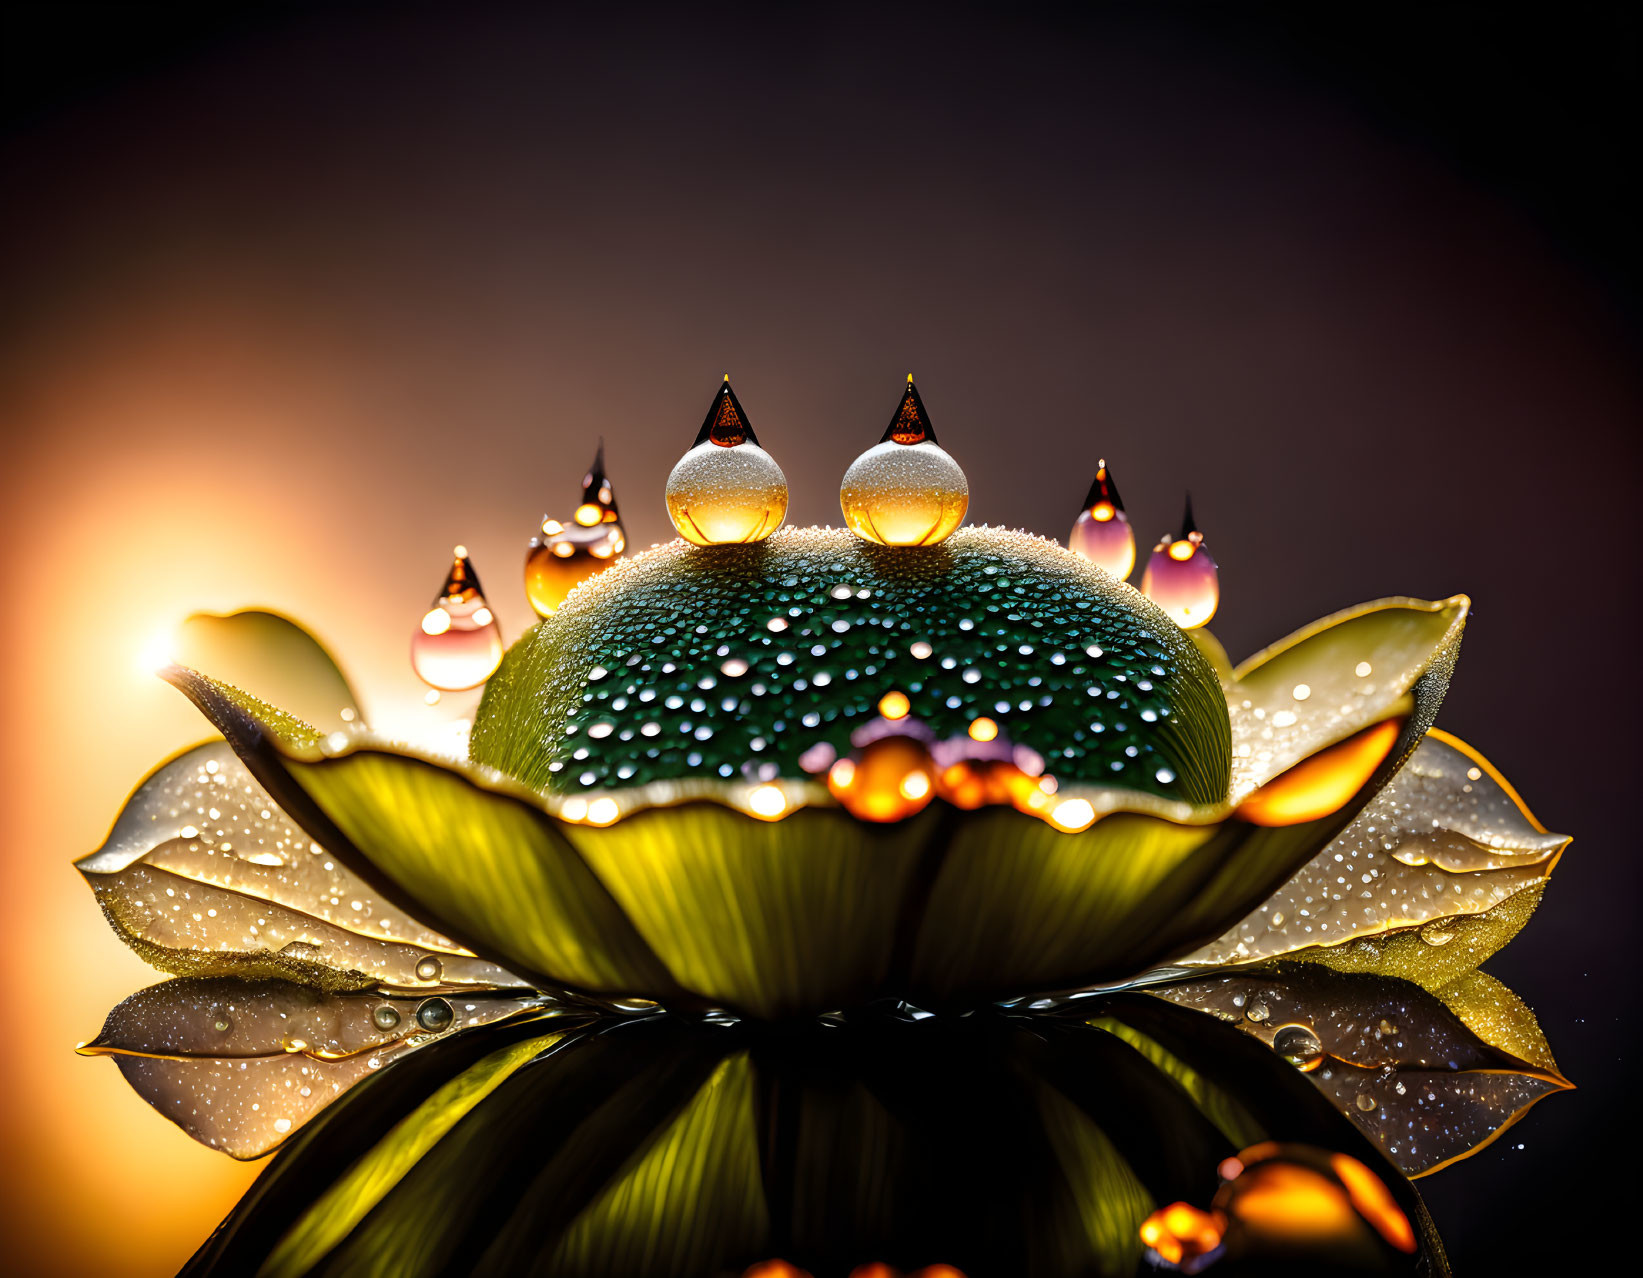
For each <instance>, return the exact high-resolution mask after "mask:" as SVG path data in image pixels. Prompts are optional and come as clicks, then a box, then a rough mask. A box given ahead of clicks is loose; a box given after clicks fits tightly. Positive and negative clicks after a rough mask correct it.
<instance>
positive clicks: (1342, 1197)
mask: <svg viewBox="0 0 1643 1278" xmlns="http://www.w3.org/2000/svg"><path fill="white" fill-rule="evenodd" d="M1215 1200H1216V1202H1217V1203H1218V1204H1220V1205H1221V1208H1222V1210H1223V1211H1225V1212H1226V1213H1227V1215H1229V1216H1232V1217H1235V1218H1236V1219H1237V1221H1238V1223H1239V1224H1240V1225H1242V1226H1243V1227H1244V1228H1245V1229H1247V1230H1250V1231H1252V1232H1254V1233H1256V1234H1258V1235H1265V1236H1266V1237H1268V1238H1273V1239H1283V1240H1285V1241H1287V1242H1306V1243H1316V1242H1319V1241H1322V1240H1324V1239H1331V1238H1333V1239H1341V1238H1349V1237H1350V1236H1351V1235H1352V1234H1354V1233H1356V1232H1357V1231H1359V1230H1361V1229H1362V1228H1363V1222H1362V1221H1361V1220H1360V1219H1359V1218H1358V1213H1357V1211H1356V1210H1354V1209H1353V1206H1352V1203H1351V1201H1350V1200H1349V1199H1348V1198H1347V1196H1346V1192H1345V1191H1344V1190H1343V1189H1342V1188H1341V1187H1340V1186H1339V1185H1337V1184H1336V1183H1335V1182H1334V1181H1332V1180H1330V1179H1329V1178H1328V1177H1327V1176H1325V1175H1324V1174H1323V1173H1322V1172H1318V1171H1314V1170H1313V1169H1312V1168H1310V1167H1305V1166H1302V1165H1301V1164H1299V1163H1293V1162H1287V1161H1282V1160H1279V1159H1272V1160H1270V1161H1268V1162H1264V1163H1258V1164H1256V1165H1255V1166H1253V1167H1250V1168H1249V1169H1248V1170H1246V1171H1245V1172H1244V1174H1243V1175H1242V1176H1240V1177H1239V1178H1238V1179H1237V1180H1236V1181H1233V1182H1231V1183H1230V1184H1227V1185H1223V1186H1222V1187H1221V1190H1220V1192H1219V1193H1217V1194H1216V1196H1215Z"/></svg>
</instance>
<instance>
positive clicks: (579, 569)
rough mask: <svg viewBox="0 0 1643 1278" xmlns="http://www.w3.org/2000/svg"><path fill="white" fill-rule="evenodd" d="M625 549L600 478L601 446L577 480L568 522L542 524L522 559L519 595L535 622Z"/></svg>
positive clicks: (611, 497)
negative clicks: (579, 489)
mask: <svg viewBox="0 0 1643 1278" xmlns="http://www.w3.org/2000/svg"><path fill="white" fill-rule="evenodd" d="M626 548H627V535H626V534H625V533H624V532H623V531H622V522H621V517H620V516H619V515H618V514H617V511H616V493H615V490H614V489H612V488H611V484H610V480H609V479H607V478H606V477H605V444H604V441H603V440H601V441H600V442H599V452H598V453H597V454H596V455H595V456H594V459H593V465H591V466H589V467H588V473H587V474H586V475H584V476H583V477H582V501H581V503H580V504H579V505H578V506H577V507H576V511H575V513H574V514H573V515H572V516H571V517H570V519H569V521H568V522H561V521H559V520H557V519H550V518H548V517H546V516H544V517H543V519H542V531H541V533H540V534H539V535H538V536H535V537H532V538H531V541H530V548H529V549H528V550H527V551H526V554H525V594H526V595H527V596H528V597H529V598H530V601H531V607H532V608H534V609H536V613H537V615H538V616H540V617H546V616H548V615H550V614H551V613H552V612H553V611H554V610H555V609H556V608H558V607H559V605H560V604H562V603H564V601H565V596H566V595H568V594H570V592H571V591H572V590H573V589H575V587H577V586H578V585H580V584H581V583H582V582H584V581H586V580H587V579H588V578H589V577H591V576H593V574H594V573H596V572H599V571H601V570H602V569H605V568H609V567H610V566H611V564H613V563H615V562H616V557H617V556H618V555H620V554H621V553H622V551H623V550H625V549H626Z"/></svg>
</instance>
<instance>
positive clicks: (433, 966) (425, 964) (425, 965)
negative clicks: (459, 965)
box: [416, 954, 445, 981]
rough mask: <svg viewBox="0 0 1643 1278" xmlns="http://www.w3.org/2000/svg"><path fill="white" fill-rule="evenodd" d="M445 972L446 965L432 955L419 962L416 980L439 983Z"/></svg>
mask: <svg viewBox="0 0 1643 1278" xmlns="http://www.w3.org/2000/svg"><path fill="white" fill-rule="evenodd" d="M444 971H445V965H444V964H443V963H441V962H440V961H439V960H438V959H437V958H435V957H434V956H433V955H432V954H430V955H428V956H427V957H426V958H422V959H418V960H417V964H416V979H417V980H419V981H437V980H438V979H439V978H440V976H441V975H442V974H443V973H444Z"/></svg>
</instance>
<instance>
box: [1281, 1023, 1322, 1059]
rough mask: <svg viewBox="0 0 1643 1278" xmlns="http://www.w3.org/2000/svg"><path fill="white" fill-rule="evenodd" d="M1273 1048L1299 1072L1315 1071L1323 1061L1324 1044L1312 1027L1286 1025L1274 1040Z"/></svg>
mask: <svg viewBox="0 0 1643 1278" xmlns="http://www.w3.org/2000/svg"><path fill="white" fill-rule="evenodd" d="M1272 1048H1273V1050H1274V1051H1276V1052H1277V1053H1278V1055H1279V1056H1282V1057H1283V1058H1284V1059H1285V1060H1286V1061H1288V1062H1289V1063H1290V1064H1291V1065H1293V1066H1294V1067H1295V1068H1296V1069H1299V1070H1314V1069H1317V1068H1318V1065H1319V1064H1320V1063H1321V1062H1322V1061H1323V1058H1324V1048H1323V1044H1322V1043H1320V1042H1319V1041H1318V1036H1317V1035H1316V1034H1314V1033H1313V1032H1312V1029H1311V1027H1310V1026H1306V1025H1286V1026H1284V1027H1283V1028H1282V1029H1281V1030H1279V1031H1278V1033H1277V1034H1276V1036H1274V1038H1273V1040H1272Z"/></svg>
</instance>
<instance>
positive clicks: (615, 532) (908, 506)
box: [411, 374, 1220, 823]
mask: <svg viewBox="0 0 1643 1278" xmlns="http://www.w3.org/2000/svg"><path fill="white" fill-rule="evenodd" d="M839 501H840V507H841V510H842V512H843V514H844V518H845V523H846V525H847V526H848V527H849V528H850V529H851V530H852V531H853V532H855V533H856V534H857V535H858V536H860V537H862V538H864V539H866V540H869V541H877V542H881V543H884V544H888V545H930V544H933V543H935V542H938V541H940V540H942V539H943V538H945V537H946V536H948V535H949V534H950V533H951V532H952V531H953V530H954V529H955V528H957V527H958V525H959V524H960V523H961V522H962V521H963V518H964V515H965V511H966V509H967V506H968V501H969V490H968V485H967V482H966V480H965V478H964V472H963V471H962V470H961V469H960V468H959V466H958V463H957V462H955V461H953V459H952V458H951V457H950V456H949V455H948V454H947V453H946V452H945V451H943V450H942V449H941V447H940V446H939V445H938V444H937V443H936V438H935V431H934V429H933V428H932V427H931V426H930V420H929V414H928V413H927V412H926V411H925V408H924V403H923V401H922V400H921V399H920V398H919V394H918V390H917V388H916V387H915V386H914V385H913V379H912V375H911V374H909V375H908V378H907V385H906V387H905V388H904V390H903V394H902V399H901V403H900V404H899V406H898V408H897V410H896V415H895V416H894V417H892V418H891V422H890V426H889V427H888V428H887V430H886V431H885V433H884V437H883V439H882V440H881V441H880V442H879V443H878V444H877V445H875V446H874V447H872V448H870V449H868V451H867V452H865V453H863V454H862V455H861V456H860V457H858V458H857V459H856V461H855V462H853V463H852V464H851V466H850V468H849V470H848V471H847V472H846V474H845V479H844V483H843V484H842V485H841V487H840V491H839ZM667 505H668V513H669V517H670V518H671V519H672V520H673V522H674V524H675V525H676V526H677V527H678V528H679V530H680V534H681V535H682V536H684V537H686V538H687V539H688V540H690V541H693V542H696V543H697V544H699V545H714V544H719V543H721V542H745V541H756V540H759V539H761V538H763V537H767V536H769V535H770V533H772V532H773V531H775V529H776V528H778V527H779V526H780V525H781V523H782V520H783V519H784V518H785V516H786V511H787V481H786V478H785V477H784V476H783V475H782V472H781V468H780V467H779V466H777V465H776V463H775V461H774V459H772V458H771V457H770V455H769V454H767V453H766V452H764V450H763V449H762V448H760V447H759V443H758V439H757V437H756V436H755V435H754V434H753V428H752V424H751V423H750V422H749V421H748V418H747V414H746V412H745V411H744V410H743V409H742V406H741V404H740V403H739V402H738V401H737V399H736V395H735V392H734V391H732V390H731V388H730V379H729V377H728V376H727V377H726V378H725V380H724V382H723V383H722V384H721V385H720V386H719V388H718V390H717V392H716V393H715V395H714V398H713V401H712V403H711V404H710V405H709V408H708V415H707V418H706V420H705V421H704V423H703V425H702V428H701V430H700V432H699V433H698V435H697V439H696V443H695V445H694V446H693V447H692V448H691V449H690V450H689V451H688V452H687V453H686V454H685V456H684V457H683V458H681V459H680V462H679V464H678V465H677V466H675V467H674V470H673V473H672V474H671V475H670V476H669V479H668V490H667ZM1067 545H1068V547H1069V548H1070V549H1071V550H1073V551H1074V552H1075V553H1077V554H1079V555H1082V556H1083V557H1084V558H1085V559H1088V560H1089V561H1090V562H1092V563H1094V564H1096V565H1097V566H1098V567H1100V568H1102V569H1104V570H1105V571H1106V572H1108V573H1110V574H1111V575H1112V576H1114V577H1117V578H1119V579H1120V580H1122V579H1124V578H1127V577H1128V576H1129V575H1130V574H1131V573H1132V572H1133V571H1134V569H1135V563H1136V552H1135V534H1134V531H1133V530H1132V529H1131V527H1130V521H1129V516H1128V515H1127V514H1126V513H1125V511H1124V503H1123V500H1122V498H1120V497H1119V495H1118V486H1117V484H1116V483H1115V482H1114V481H1113V478H1112V474H1111V472H1110V471H1109V470H1108V468H1107V463H1106V461H1105V460H1103V461H1102V462H1101V463H1100V465H1099V467H1098V468H1097V470H1096V474H1095V480H1094V482H1093V483H1092V484H1091V485H1090V491H1089V494H1088V495H1087V496H1086V497H1085V499H1084V505H1083V507H1082V508H1081V509H1080V511H1079V514H1078V518H1077V520H1076V521H1075V522H1074V524H1073V527H1072V530H1071V532H1070V533H1069V535H1068V538H1067ZM626 548H627V536H626V533H625V532H624V531H623V528H622V522H621V516H620V514H619V513H618V511H617V507H616V494H615V490H614V489H613V488H612V486H611V482H610V479H609V478H608V477H607V476H606V474H605V448H604V443H603V442H602V441H601V443H600V445H599V451H598V454H597V455H596V456H595V457H594V460H593V464H592V465H591V466H590V467H589V468H588V470H587V473H586V474H585V475H584V476H583V479H582V499H581V501H580V502H579V503H578V504H577V506H576V509H575V510H574V511H573V512H572V514H571V515H570V517H569V518H568V519H563V520H562V519H557V518H554V517H552V516H544V517H543V519H542V522H541V528H540V531H539V532H538V533H537V534H536V535H534V536H533V537H532V538H531V540H530V544H529V546H528V547H527V549H526V555H525V593H526V596H527V598H528V599H529V600H530V604H531V607H532V608H533V609H534V610H535V612H536V614H537V615H538V616H540V617H548V616H551V615H552V614H553V613H554V612H555V611H556V610H557V609H558V608H559V606H560V605H561V604H563V603H564V601H565V598H566V597H567V596H568V595H569V594H570V592H571V591H572V590H573V589H574V588H575V587H576V586H577V585H579V584H580V583H581V582H583V581H585V580H587V579H588V578H589V577H591V576H593V575H594V574H595V573H597V572H599V571H601V570H602V569H605V568H608V567H610V565H611V564H613V563H614V562H615V561H616V559H617V558H618V557H620V556H621V555H622V553H623V552H624V551H625V550H626ZM453 559H454V562H453V565H452V568H451V570H450V572H449V573H448V574H447V579H446V582H445V584H444V586H443V587H442V588H441V590H440V594H439V596H438V597H437V598H436V599H435V601H434V604H433V606H432V607H431V608H430V609H429V610H428V611H427V613H426V614H424V616H423V618H422V622H421V625H420V626H419V628H418V630H417V632H416V633H415V634H414V635H413V636H412V643H411V664H412V668H413V669H414V670H415V671H416V673H417V675H418V677H419V678H421V679H422V681H423V682H424V683H426V684H427V685H428V686H429V688H430V689H432V691H431V692H429V694H428V701H429V703H430V704H432V703H433V702H436V701H437V700H438V699H439V695H440V693H441V692H447V691H459V690H462V689H468V688H476V687H478V686H479V685H480V684H482V683H484V682H485V681H486V680H487V679H489V678H490V677H491V675H492V674H493V673H495V671H496V668H497V666H498V665H499V664H500V663H501V660H502V649H503V645H502V635H501V631H500V629H499V628H498V627H497V625H496V619H495V617H494V615H493V614H492V612H491V608H490V605H489V604H488V603H487V602H486V600H485V597H484V594H483V592H482V591H481V590H480V587H479V579H478V577H477V576H476V575H475V573H474V571H473V565H472V564H471V563H470V562H469V559H468V552H467V550H466V549H465V548H464V547H461V546H458V547H457V548H456V550H455V552H454V556H453ZM1141 591H1142V593H1143V594H1146V595H1147V596H1149V597H1150V598H1151V599H1152V600H1153V601H1154V602H1155V603H1157V604H1158V605H1159V606H1160V607H1161V608H1163V609H1164V611H1165V612H1166V613H1168V614H1169V616H1170V618H1171V620H1173V621H1174V622H1175V623H1176V624H1177V625H1179V626H1181V627H1182V628H1183V629H1191V628H1193V627H1196V626H1202V625H1204V624H1206V623H1207V622H1208V621H1209V620H1210V618H1211V617H1213V616H1214V615H1215V609H1216V606H1217V604H1218V602H1219V599H1220V582H1219V576H1218V573H1217V571H1216V567H1215V561H1214V559H1212V558H1211V557H1210V554H1209V552H1208V551H1207V550H1206V549H1205V548H1204V535H1203V533H1202V532H1200V531H1199V530H1198V527H1197V525H1196V524H1195V522H1194V520H1193V514H1192V500H1191V498H1190V497H1189V498H1188V499H1187V507H1186V516H1185V518H1184V520H1183V522H1182V527H1181V531H1180V533H1179V534H1178V535H1176V536H1173V537H1171V536H1165V537H1164V538H1163V540H1161V541H1160V542H1159V543H1158V545H1157V546H1156V547H1154V549H1153V552H1152V555H1151V557H1150V558H1149V560H1148V561H1147V565H1146V568H1145V570H1144V571H1143V573H1142V576H1141ZM895 695H900V694H895ZM904 713H905V712H904ZM885 717H886V718H894V717H895V716H892V715H888V714H887V715H886V716H885ZM980 722H981V721H978V724H979V723H980ZM972 735H973V733H972ZM977 739H978V740H981V739H984V738H977ZM866 762H867V761H866V760H862V761H860V763H858V764H857V765H856V766H858V767H860V766H862V765H863V764H865V763H866ZM895 766H898V765H896V764H893V763H892V762H890V761H888V760H887V761H886V762H884V763H883V764H882V766H881V765H878V764H875V766H874V767H873V769H872V770H871V772H870V774H869V776H864V777H863V778H862V779H861V781H860V782H858V783H857V784H856V785H855V787H852V785H851V784H850V783H848V782H840V783H838V784H836V785H835V790H836V791H846V792H856V791H863V792H865V791H871V793H872V794H873V796H874V797H873V799H872V800H871V802H870V803H869V804H868V806H869V807H871V808H872V809H873V810H875V811H877V810H881V809H883V810H888V809H889V808H893V807H896V806H898V805H906V804H911V805H915V807H914V810H916V808H917V807H918V806H922V805H923V804H924V803H925V802H928V801H929V798H930V797H931V796H932V794H933V793H934V792H935V791H936V790H937V789H940V790H942V792H943V793H944V794H945V796H946V797H947V798H949V799H951V800H952V801H953V802H956V803H959V804H960V805H961V806H973V805H974V804H978V803H980V802H991V801H997V800H995V799H979V800H978V799H975V798H974V796H976V795H978V794H989V795H995V794H1000V793H1008V794H1010V795H1012V796H1014V795H1017V794H1019V795H1020V796H1021V797H1020V798H1019V799H1016V798H1012V799H1011V801H1012V802H1017V803H1018V806H1019V805H1020V804H1027V803H1031V804H1035V805H1037V806H1038V807H1043V806H1044V805H1045V804H1046V803H1048V801H1049V796H1048V795H1046V794H1045V792H1044V791H1043V790H1042V788H1041V787H1039V786H1038V784H1037V782H1036V781H1034V780H1033V779H1032V778H1027V779H1026V781H1025V783H1024V782H1023V780H1022V779H1021V778H1005V777H1004V776H1002V775H1000V774H999V769H997V768H977V767H970V766H968V765H966V766H965V767H963V768H961V769H960V770H959V771H957V772H955V770H954V769H953V768H948V769H945V770H944V772H943V775H941V776H937V775H936V774H935V773H934V771H933V770H932V769H930V768H927V767H918V766H911V765H909V766H908V767H907V768H906V769H905V770H904V771H903V773H902V774H901V777H900V778H899V780H898V781H897V784H896V785H895V786H892V787H890V789H889V792H888V794H887V795H886V794H881V793H880V790H881V788H882V787H880V786H879V785H878V784H877V777H878V773H879V772H880V771H881V770H885V769H888V770H891V771H893V770H894V767H895ZM949 774H951V775H949ZM870 778H871V780H872V784H868V781H869V779H870ZM920 778H923V779H922V780H920ZM904 788H905V790H906V791H907V793H903V792H902V791H903V789H904ZM879 819H885V820H891V819H895V818H892V817H885V818H879ZM1058 823H1059V822H1058Z"/></svg>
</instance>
